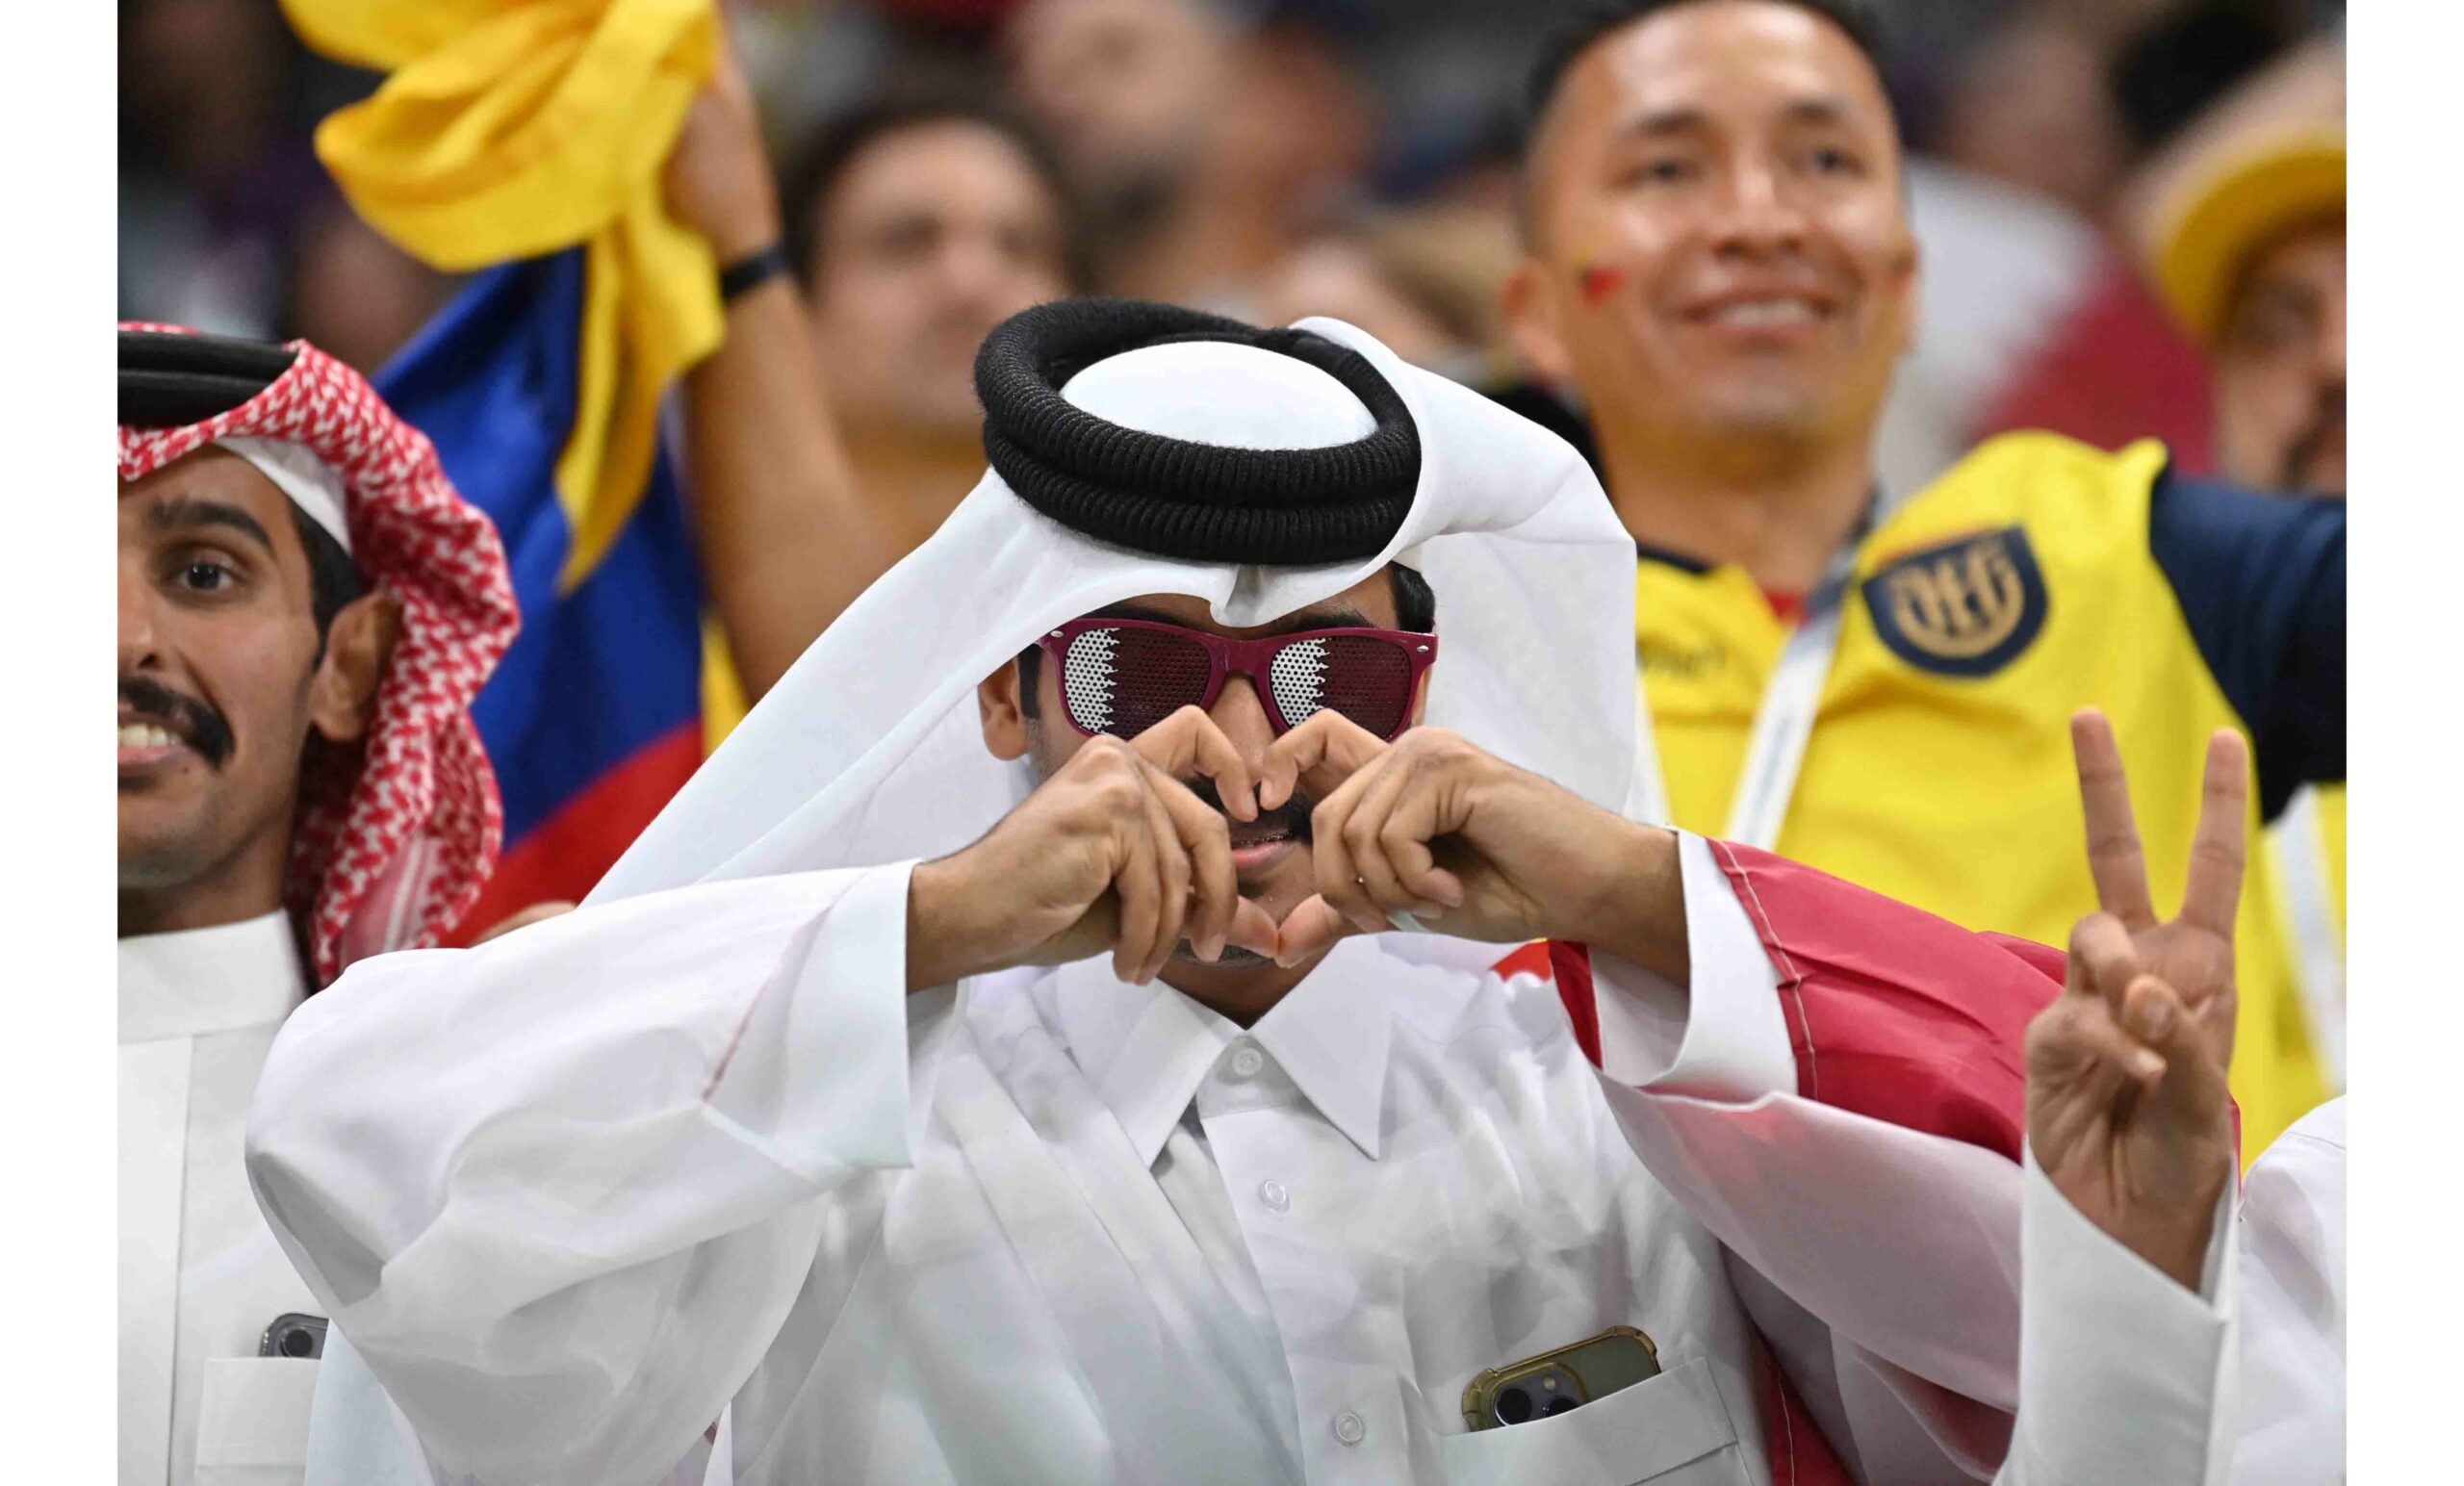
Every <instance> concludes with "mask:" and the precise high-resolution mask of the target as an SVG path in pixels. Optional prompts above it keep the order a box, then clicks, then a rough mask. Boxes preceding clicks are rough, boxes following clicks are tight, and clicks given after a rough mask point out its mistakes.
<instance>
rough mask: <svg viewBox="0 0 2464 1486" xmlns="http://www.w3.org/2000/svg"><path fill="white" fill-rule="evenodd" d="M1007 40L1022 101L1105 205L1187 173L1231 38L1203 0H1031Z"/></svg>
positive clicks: (1081, 183) (1093, 197)
mask: <svg viewBox="0 0 2464 1486" xmlns="http://www.w3.org/2000/svg"><path fill="white" fill-rule="evenodd" d="M1002 44H1003V47H1004V49H1005V50H1006V51H1007V52H1008V54H1009V60H1010V68H1011V80H1012V87H1013V89H1014V91H1015V94H1016V97H1017V101H1018V106H1019V107H1020V108H1022V109H1023V110H1025V111H1026V112H1027V114H1028V115H1030V116H1032V117H1033V118H1035V119H1036V121H1037V122H1038V123H1040V124H1041V125H1042V126H1043V128H1044V129H1045V130H1046V131H1047V132H1048V133H1049V134H1050V135H1051V137H1052V138H1053V140H1054V141H1055V142H1056V143H1057V144H1058V145H1059V146H1060V149H1061V152H1062V157H1063V159H1065V161H1067V162H1068V165H1069V169H1070V173H1071V175H1072V176H1073V177H1075V178H1076V180H1077V183H1078V185H1079V187H1080V188H1081V189H1082V190H1083V191H1084V192H1086V194H1087V195H1088V197H1089V198H1090V199H1091V201H1093V202H1094V203H1095V204H1097V205H1098V206H1100V207H1103V208H1105V209H1107V210H1117V209H1118V208H1120V207H1122V206H1123V205H1125V204H1128V201H1125V199H1124V198H1130V199H1131V200H1134V199H1135V198H1138V197H1140V196H1142V195H1146V194H1149V193H1152V192H1158V191H1160V190H1162V189H1163V188H1164V187H1165V186H1167V185H1168V183H1169V182H1170V181H1171V179H1172V178H1173V177H1175V176H1177V175H1178V174H1179V172H1180V171H1181V169H1182V168H1183V167H1184V166H1185V165H1186V164H1187V162H1188V161H1189V160H1190V158H1191V157H1192V156H1193V154H1194V153H1195V152H1196V150H1197V148H1198V144H1199V141H1200V140H1201V138H1202V136H1203V134H1204V131H1205V128H1206V121H1207V112H1208V110H1209V109H1210V107H1212V106H1213V105H1214V104H1215V102H1217V101H1218V99H1219V97H1220V94H1221V88H1222V81H1223V70H1224V66H1225V63H1226V56H1225V52H1226V47H1225V38H1224V36H1223V34H1222V29H1221V27H1220V26H1219V24H1218V22H1217V21H1216V19H1215V18H1214V16H1212V15H1211V14H1209V13H1207V11H1206V9H1205V7H1204V6H1203V5H1201V4H1199V3H1198V0H1027V3H1026V4H1024V5H1022V6H1020V7H1019V8H1018V10H1017V13H1015V15H1014V17H1013V18H1012V19H1011V21H1010V23H1009V27H1008V29H1007V30H1006V31H1005V32H1004V34H1003V37H1002Z"/></svg>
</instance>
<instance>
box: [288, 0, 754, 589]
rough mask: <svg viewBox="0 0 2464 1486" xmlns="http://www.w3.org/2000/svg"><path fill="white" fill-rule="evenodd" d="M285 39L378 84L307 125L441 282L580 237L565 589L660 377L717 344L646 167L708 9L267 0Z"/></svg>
mask: <svg viewBox="0 0 2464 1486" xmlns="http://www.w3.org/2000/svg"><path fill="white" fill-rule="evenodd" d="M283 10H284V11H285V12H286V13H288V14H289V16H290V18H291V23H292V25H293V26H294V27H295V28H296V29H297V31H298V33H299V35H300V37H301V38H303V39H304V40H305V41H306V42H307V43H308V44H309V45H310V46H311V47H314V48H315V49H316V50H318V51H320V52H322V53H324V54H325V55H327V56H330V57H333V58H335V59H337V60H339V61H343V62H347V63H352V64H357V65H360V66H365V67H372V68H375V69H378V70H381V71H384V72H386V73H388V74H389V75H388V77H387V78H386V80H385V83H384V85H383V86H382V87H380V88H379V89H378V90H376V92H375V94H374V96H372V97H371V98H369V99H367V100H366V101H364V102H361V103H357V104H354V105H352V106H351V107H349V108H346V109H343V110H341V111H339V112H337V113H336V114H334V115H331V116H330V117H328V118H327V119H325V121H324V122H323V123H322V124H321V125H320V126H319V127H318V130H317V155H318V158H319V159H320V160H321V161H323V162H324V164H325V167H326V168H327V169H328V170H331V171H332V172H333V175H334V179H335V180H336V181H337V182H338V183H339V184H340V185H341V187H342V191H343V194H344V195H345V196H346V197H347V198H348V200H349V201H350V204H351V206H352V207H353V208H354V209H355V210H357V211H358V213H359V214H360V216H361V217H363V218H366V219H367V220H368V222H369V224H370V225H371V226H372V227H374V228H376V230H377V231H379V232H381V233H383V234H384V235H385V236H386V237H388V238H390V239H392V240H393V241H394V242H395V243H398V244H399V245H400V246H401V247H402V248H403V249H404V250H405V251H407V252H409V253H410V254H411V255H412V256H414V257H416V258H419V259H421V260H422V261H424V262H425V263H427V264H429V265H431V266H433V267H435V268H437V269H444V270H446V271H448V272H462V271H468V270H471V269H481V268H486V267H488V266H490V265H493V264H499V263H503V262H506V261H509V260H513V259H520V258H531V257H537V256H539V255H542V254H546V253H552V252H556V251H559V250H561V249H564V248H569V247H573V246H576V245H578V244H579V245H582V246H584V247H585V249H586V254H587V265H588V268H587V277H588V288H587V291H586V294H585V295H584V300H583V310H582V327H581V378H580V382H581V385H580V389H579V397H580V405H579V408H578V416H577V417H576V419H575V422H574V428H573V433H572V436H571V437H570V439H569V440H568V441H567V443H566V446H565V448H564V451H563V454H562V456H561V457H560V458H559V459H558V461H557V464H556V494H557V499H558V500H559V502H560V503H561V504H562V505H563V506H564V508H565V514H566V517H567V519H568V520H569V521H570V522H571V524H572V527H573V547H572V550H571V552H570V555H569V556H568V557H567V559H566V563H565V568H564V572H563V574H562V578H561V585H560V586H561V587H562V588H563V589H565V590H566V591H571V590H572V589H573V588H574V586H575V585H577V584H578V583H579V582H580V581H581V579H582V578H583V577H585V576H588V575H589V573H590V571H591V570H592V568H593V567H594V566H596V565H597V563H598V561H599V559H600V557H601V556H602V555H603V553H604V552H605V551H606V550H607V548H608V546H609V544H610V543H612V542H613V541H614V540H615V538H616V535H617V533H618V532H619V531H620V530H621V529H622V528H623V526H624V525H625V521H626V519H627V518H628V517H629V516H630V515H631V514H632V510H633V507H634V505H635V504H636V503H637V502H638V501H639V500H640V499H641V497H642V493H643V491H644V490H645V489H646V488H647V487H648V484H649V475H650V468H651V460H652V457H653V455H654V452H655V448H656V446H657V439H658V405H659V399H660V397H661V396H662V395H663V394H664V393H665V392H666V390H667V387H668V385H669V384H670V383H671V382H673V381H674V380H675V379H676V377H677V376H678V375H679V374H680V373H681V372H682V371H684V369H685V368H687V367H689V366H691V365H692V364H693V363H694V362H696V361H698V360H700V359H701V358H702V357H703V356H705V355H706V354H708V353H709V351H710V350H711V349H712V348H713V347H715V346H717V345H718V343H719V337H720V333H721V328H722V323H723V320H722V311H721V309H720V305H719V295H718V279H717V273H716V269H715V266H714V265H713V263H712V262H711V258H710V251H709V248H708V246H707V244H706V243H704V242H703V241H702V238H701V237H700V235H699V234H697V233H695V232H693V231H692V230H690V229H689V228H686V227H683V226H681V225H680V224H678V223H677V222H676V221H674V220H673V219H671V218H669V217H668V216H667V213H666V208H665V206H664V203H663V201H662V199H661V195H660V184H659V172H660V167H661V166H662V165H663V164H664V163H665V161H666V159H667V153H668V150H669V148H670V147H671V146H672V145H673V144H674V143H675V142H676V136H677V132H678V130H679V129H680V127H681V126H682V124H683V120H684V114H685V110H686V109H687V108H688V107H689V106H690V105H691V103H692V101H693V97H694V94H695V93H697V92H698V91H699V90H701V87H702V85H703V83H704V82H706V80H707V79H708V78H709V75H710V70H711V67H712V66H713V64H715V63H716V61H717V57H718V46H719V21H718V13H717V10H716V8H715V5H714V0H512V3H508V0H283Z"/></svg>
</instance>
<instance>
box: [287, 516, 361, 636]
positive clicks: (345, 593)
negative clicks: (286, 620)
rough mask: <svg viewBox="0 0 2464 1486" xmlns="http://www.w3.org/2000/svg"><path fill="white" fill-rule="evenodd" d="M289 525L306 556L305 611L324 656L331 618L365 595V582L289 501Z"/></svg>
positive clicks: (339, 549)
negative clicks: (312, 619)
mask: <svg viewBox="0 0 2464 1486" xmlns="http://www.w3.org/2000/svg"><path fill="white" fill-rule="evenodd" d="M283 504H285V505H288V506H290V507H291V525H293V526H294V527H295V528H296V529H297V530H298V532H299V545H300V546H301V547H302V548H304V549H306V550H307V552H308V610H309V612H310V613H311V614H313V615H315V616H316V620H317V655H318V658H319V659H322V658H323V657H324V653H325V637H326V636H327V635H328V634H330V633H331V632H332V630H333V628H334V616H335V615H337V614H339V613H341V612H342V611H343V609H344V607H345V606H347V604H349V603H350V602H352V601H354V600H356V599H358V598H359V597H360V596H361V595H363V594H365V593H367V592H368V580H367V579H366V578H364V577H361V576H360V575H359V567H358V565H357V564H355V563H353V562H352V561H351V560H350V553H348V552H347V551H343V545H342V543H340V542H337V541H335V540H334V534H333V533H332V532H330V531H327V530H326V529H325V528H324V527H322V526H320V525H317V523H316V521H315V520H314V519H312V518H311V517H310V516H309V514H308V513H307V512H305V511H303V510H301V509H300V508H299V507H298V506H297V505H296V504H294V503H293V502H291V501H288V500H286V501H284V502H283Z"/></svg>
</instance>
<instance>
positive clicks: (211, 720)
mask: <svg viewBox="0 0 2464 1486" xmlns="http://www.w3.org/2000/svg"><path fill="white" fill-rule="evenodd" d="M119 700H120V701H121V703H122V704H124V705H126V706H127V707H128V708H129V710H131V711H133V712H136V713H137V714H138V715H139V716H141V717H143V718H145V719H146V720H147V721H148V722H152V723H156V724H159V725H160V726H161V727H162V728H164V729H165V730H167V731H168V732H170V733H172V734H173V735H175V736H177V737H179V738H180V739H182V740H183V741H185V742H186V743H187V744H188V745H189V747H191V748H192V749H195V750H196V752H197V756H199V757H201V758H203V759H204V760H205V761H206V763H207V764H208V765H209V766H210V767H213V768H216V769H219V768H221V767H222V766H223V764H224V763H226V762H228V761H229V760H230V757H231V750H232V747H233V743H232V738H231V725H230V724H229V723H227V722H224V721H223V720H222V714H221V713H219V712H218V711H216V710H215V709H214V708H212V707H210V706H208V705H205V704H204V703H202V702H199V701H197V700H196V699H195V698H193V697H184V696H182V695H180V694H179V693H178V692H176V691H173V690H171V688H169V687H168V686H166V685H164V684H163V683H162V682H160V681H156V680H151V679H147V678H145V677H142V676H123V677H121V678H120V679H119Z"/></svg>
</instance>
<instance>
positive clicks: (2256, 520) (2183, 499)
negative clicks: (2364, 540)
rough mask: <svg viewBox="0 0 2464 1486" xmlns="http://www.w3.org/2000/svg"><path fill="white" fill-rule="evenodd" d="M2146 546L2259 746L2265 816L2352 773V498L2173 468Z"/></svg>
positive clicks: (2160, 490) (2153, 511) (2152, 511)
mask: <svg viewBox="0 0 2464 1486" xmlns="http://www.w3.org/2000/svg"><path fill="white" fill-rule="evenodd" d="M2147 542H2148V547H2149V550H2150V551H2152V552H2153V553H2154V555H2155V558H2156V564H2157V566H2158V567H2160V568H2162V569H2163V570H2164V573H2165V577H2166V580H2167V581H2168V582H2169V583H2170V584H2171V585H2172V589H2173V596H2174V598H2175V599H2176V600H2177V601H2179V602H2180V603H2181V606H2182V617H2183V619H2184V620H2185V621H2187V622H2188V624H2189V626H2190V630H2191V635H2192V637H2193V639H2194V640H2195V641H2196V642H2197V644H2198V650H2199V654H2200V656H2201V658H2203V659H2204V660H2205V661H2206V662H2207V668H2208V671H2209V673H2210V674H2212V675H2213V676H2214V677H2215V678H2216V682H2217V685H2218V686H2219V687H2220V688H2221V689H2222V690H2223V692H2224V696H2225V699H2226V700H2227V701H2229V702H2231V703H2232V704H2233V709H2234V710H2235V711H2236V712H2238V713H2240V714H2241V716H2242V720H2243V722H2245V723H2246V724H2247V725H2248V727H2249V730H2250V738H2251V741H2252V742H2253V743H2254V744H2255V745H2256V752H2257V774H2258V789H2259V806H2260V813H2261V815H2262V816H2263V817H2264V818H2266V819H2269V820H2273V819H2274V818H2275V816H2276V813H2277V812H2278V811H2279V810H2281V809H2283V808H2284V803H2285V802H2286V801H2287V800H2289V799H2291V798H2292V796H2293V792H2294V791H2295V790H2296V789H2297V788H2299V787H2300V786H2301V785H2303V784H2311V783H2327V782H2334V781H2341V780H2342V779H2344V777H2345V502H2344V501H2342V500H2328V499H2324V498H2310V499H2303V498H2298V497H2293V496H2280V495H2273V494H2268V493H2262V492H2258V491H2249V490H2239V489H2236V488H2234V487H2232V486H2229V485H2217V484H2211V483H2208V482H2206V481H2201V480H2191V479H2184V478H2182V477H2180V476H2178V475H2175V474H2166V475H2165V477H2164V478H2163V479H2161V480H2159V481H2158V482H2157V485H2156V491H2155V495H2154V497H2153V498H2152V500H2151V502H2150V504H2149V506H2148V511H2147Z"/></svg>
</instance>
